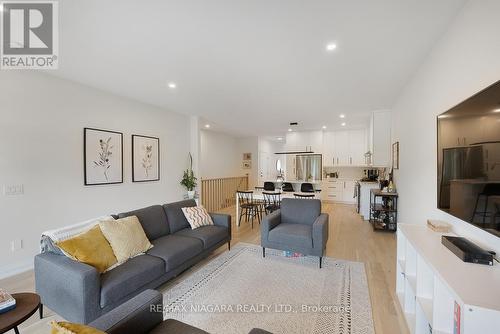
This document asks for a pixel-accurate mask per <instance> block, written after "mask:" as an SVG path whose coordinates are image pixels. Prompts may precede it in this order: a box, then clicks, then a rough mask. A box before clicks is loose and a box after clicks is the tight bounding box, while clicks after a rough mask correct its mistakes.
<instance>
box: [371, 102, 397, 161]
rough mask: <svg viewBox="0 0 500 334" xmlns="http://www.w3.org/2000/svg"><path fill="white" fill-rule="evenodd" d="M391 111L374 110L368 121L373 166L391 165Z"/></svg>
mask: <svg viewBox="0 0 500 334" xmlns="http://www.w3.org/2000/svg"><path fill="white" fill-rule="evenodd" d="M391 122H392V121H391V112H390V111H374V112H373V113H372V117H371V121H370V128H371V129H370V134H371V140H370V151H371V152H372V165H373V166H374V167H389V166H390V165H391Z"/></svg>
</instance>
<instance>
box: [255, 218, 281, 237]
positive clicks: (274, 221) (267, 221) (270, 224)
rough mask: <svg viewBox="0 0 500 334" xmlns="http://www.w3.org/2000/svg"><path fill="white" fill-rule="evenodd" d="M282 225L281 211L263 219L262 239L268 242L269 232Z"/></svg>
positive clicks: (261, 227)
mask: <svg viewBox="0 0 500 334" xmlns="http://www.w3.org/2000/svg"><path fill="white" fill-rule="evenodd" d="M280 223H281V211H280V210H276V211H274V212H272V213H270V214H268V215H267V216H265V217H264V218H263V219H262V222H261V223H260V239H261V242H262V241H267V240H268V236H269V232H270V231H271V230H272V229H273V228H275V227H276V226H278V225H279V224H280Z"/></svg>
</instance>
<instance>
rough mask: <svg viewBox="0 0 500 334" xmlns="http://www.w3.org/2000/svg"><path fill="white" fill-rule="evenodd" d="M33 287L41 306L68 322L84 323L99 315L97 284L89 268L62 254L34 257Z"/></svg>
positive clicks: (98, 283) (44, 254)
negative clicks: (38, 296)
mask: <svg viewBox="0 0 500 334" xmlns="http://www.w3.org/2000/svg"><path fill="white" fill-rule="evenodd" d="M35 286H36V292H37V293H38V294H39V295H40V297H41V300H42V304H45V305H47V306H48V307H49V308H50V309H52V310H53V311H55V312H56V313H58V314H59V315H61V316H62V317H63V318H65V319H66V320H68V321H73V322H79V323H84V324H85V323H88V322H90V321H92V320H94V319H95V318H96V317H97V316H98V315H99V310H100V306H99V300H100V291H101V281H100V275H99V273H98V272H97V270H96V269H95V268H94V267H92V266H89V265H87V264H84V263H80V262H77V261H73V260H71V259H70V258H68V257H66V256H64V255H57V254H53V253H42V254H38V255H36V256H35Z"/></svg>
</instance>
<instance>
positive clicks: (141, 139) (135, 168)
mask: <svg viewBox="0 0 500 334" xmlns="http://www.w3.org/2000/svg"><path fill="white" fill-rule="evenodd" d="M159 179H160V139H159V138H156V137H148V136H140V135H132V182H147V181H158V180H159Z"/></svg>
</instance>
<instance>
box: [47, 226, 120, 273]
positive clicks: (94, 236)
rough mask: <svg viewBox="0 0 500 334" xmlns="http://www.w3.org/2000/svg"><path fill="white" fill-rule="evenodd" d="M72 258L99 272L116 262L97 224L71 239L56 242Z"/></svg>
mask: <svg viewBox="0 0 500 334" xmlns="http://www.w3.org/2000/svg"><path fill="white" fill-rule="evenodd" d="M56 245H57V246H58V247H60V248H61V249H63V250H64V251H65V252H66V253H67V254H69V255H70V257H71V258H72V259H73V260H76V261H79V262H82V263H86V264H88V265H91V266H92V267H95V268H96V269H97V270H98V271H99V272H100V273H103V272H105V271H106V270H107V269H108V268H110V267H111V266H113V265H114V264H116V262H117V260H116V257H115V254H114V253H113V249H112V248H111V246H110V245H109V242H108V240H106V238H105V237H104V235H103V234H102V232H101V228H100V227H99V225H96V226H94V227H92V228H91V229H90V230H88V231H87V232H84V233H80V234H78V235H76V236H74V237H73V238H71V239H67V240H64V241H60V242H58V243H56Z"/></svg>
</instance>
